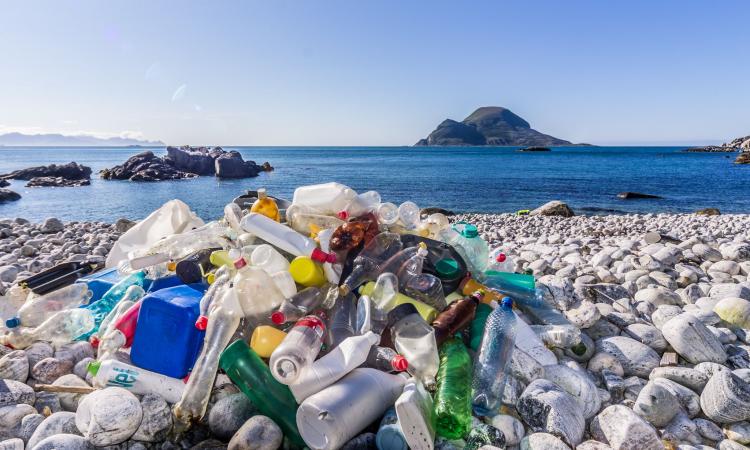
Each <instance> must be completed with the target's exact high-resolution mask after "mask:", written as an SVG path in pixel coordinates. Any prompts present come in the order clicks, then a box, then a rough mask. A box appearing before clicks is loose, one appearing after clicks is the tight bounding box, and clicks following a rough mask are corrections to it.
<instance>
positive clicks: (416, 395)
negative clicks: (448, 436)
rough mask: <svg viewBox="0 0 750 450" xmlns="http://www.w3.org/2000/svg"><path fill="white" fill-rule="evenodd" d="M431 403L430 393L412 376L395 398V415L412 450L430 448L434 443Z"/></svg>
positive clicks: (428, 449)
mask: <svg viewBox="0 0 750 450" xmlns="http://www.w3.org/2000/svg"><path fill="white" fill-rule="evenodd" d="M432 410H433V403H432V397H430V394H429V393H428V392H427V391H425V389H424V387H422V385H421V384H420V383H419V382H418V381H416V380H414V379H413V378H412V379H411V380H409V382H408V383H406V386H404V391H403V393H402V394H401V396H399V398H398V399H397V400H396V415H397V416H398V422H399V425H400V426H401V432H402V433H403V434H404V439H406V443H407V444H409V448H411V449H412V450H432V448H433V447H434V444H435V425H434V416H433V412H432Z"/></svg>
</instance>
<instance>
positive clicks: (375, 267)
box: [341, 233, 403, 293]
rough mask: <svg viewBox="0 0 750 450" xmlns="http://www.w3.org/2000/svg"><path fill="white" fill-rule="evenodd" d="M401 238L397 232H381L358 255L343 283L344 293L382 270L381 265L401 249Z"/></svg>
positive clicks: (374, 277) (371, 278) (371, 279)
mask: <svg viewBox="0 0 750 450" xmlns="http://www.w3.org/2000/svg"><path fill="white" fill-rule="evenodd" d="M402 246H403V244H402V243H401V238H400V237H399V235H398V234H395V233H380V234H378V235H376V236H375V237H374V238H373V240H372V241H370V242H369V243H368V244H367V245H365V248H364V249H362V251H361V252H360V253H359V255H357V257H356V258H355V259H354V262H353V268H352V271H351V273H350V274H349V275H348V276H347V277H346V279H344V282H343V283H342V285H341V289H342V293H347V292H351V291H353V290H354V289H356V288H358V287H359V286H361V285H362V284H364V283H366V282H368V281H374V280H375V279H376V278H377V277H378V275H380V273H381V272H382V270H381V265H382V264H383V263H384V262H385V261H386V260H389V259H390V258H391V257H393V256H394V255H396V254H398V253H399V252H400V251H401V248H402Z"/></svg>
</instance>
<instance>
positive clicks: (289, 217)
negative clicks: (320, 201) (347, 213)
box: [286, 205, 344, 236]
mask: <svg viewBox="0 0 750 450" xmlns="http://www.w3.org/2000/svg"><path fill="white" fill-rule="evenodd" d="M286 222H287V225H289V226H290V227H291V228H292V229H293V230H294V231H296V232H298V233H302V234H304V235H305V236H307V235H309V234H310V233H311V232H312V231H313V229H323V230H325V229H329V228H331V229H335V228H338V227H339V226H341V225H343V223H344V221H343V220H341V219H339V218H337V217H333V216H327V215H325V214H322V213H321V212H320V211H318V210H316V209H313V208H308V207H305V206H302V205H291V206H290V207H289V208H287V210H286Z"/></svg>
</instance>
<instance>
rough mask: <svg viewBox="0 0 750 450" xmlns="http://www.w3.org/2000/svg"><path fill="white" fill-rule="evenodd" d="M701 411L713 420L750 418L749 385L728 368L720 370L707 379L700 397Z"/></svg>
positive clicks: (733, 420) (736, 420)
mask: <svg viewBox="0 0 750 450" xmlns="http://www.w3.org/2000/svg"><path fill="white" fill-rule="evenodd" d="M700 405H701V409H702V410H703V413H704V414H705V415H706V417H708V418H709V419H711V420H712V421H714V422H717V423H731V422H739V421H740V420H748V419H750V385H749V384H748V383H746V382H744V381H743V380H742V379H740V378H739V377H737V376H735V375H734V374H733V373H732V372H731V371H729V370H720V371H717V372H716V373H714V374H713V376H712V377H711V379H709V380H708V383H707V384H706V387H705V388H703V392H702V393H701V397H700Z"/></svg>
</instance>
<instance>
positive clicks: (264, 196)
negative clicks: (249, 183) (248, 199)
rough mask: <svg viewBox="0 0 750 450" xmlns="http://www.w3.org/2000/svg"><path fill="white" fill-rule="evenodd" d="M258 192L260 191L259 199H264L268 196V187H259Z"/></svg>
mask: <svg viewBox="0 0 750 450" xmlns="http://www.w3.org/2000/svg"><path fill="white" fill-rule="evenodd" d="M256 192H257V193H258V199H264V198H266V197H267V196H268V194H266V188H258V190H257V191H256Z"/></svg>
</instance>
